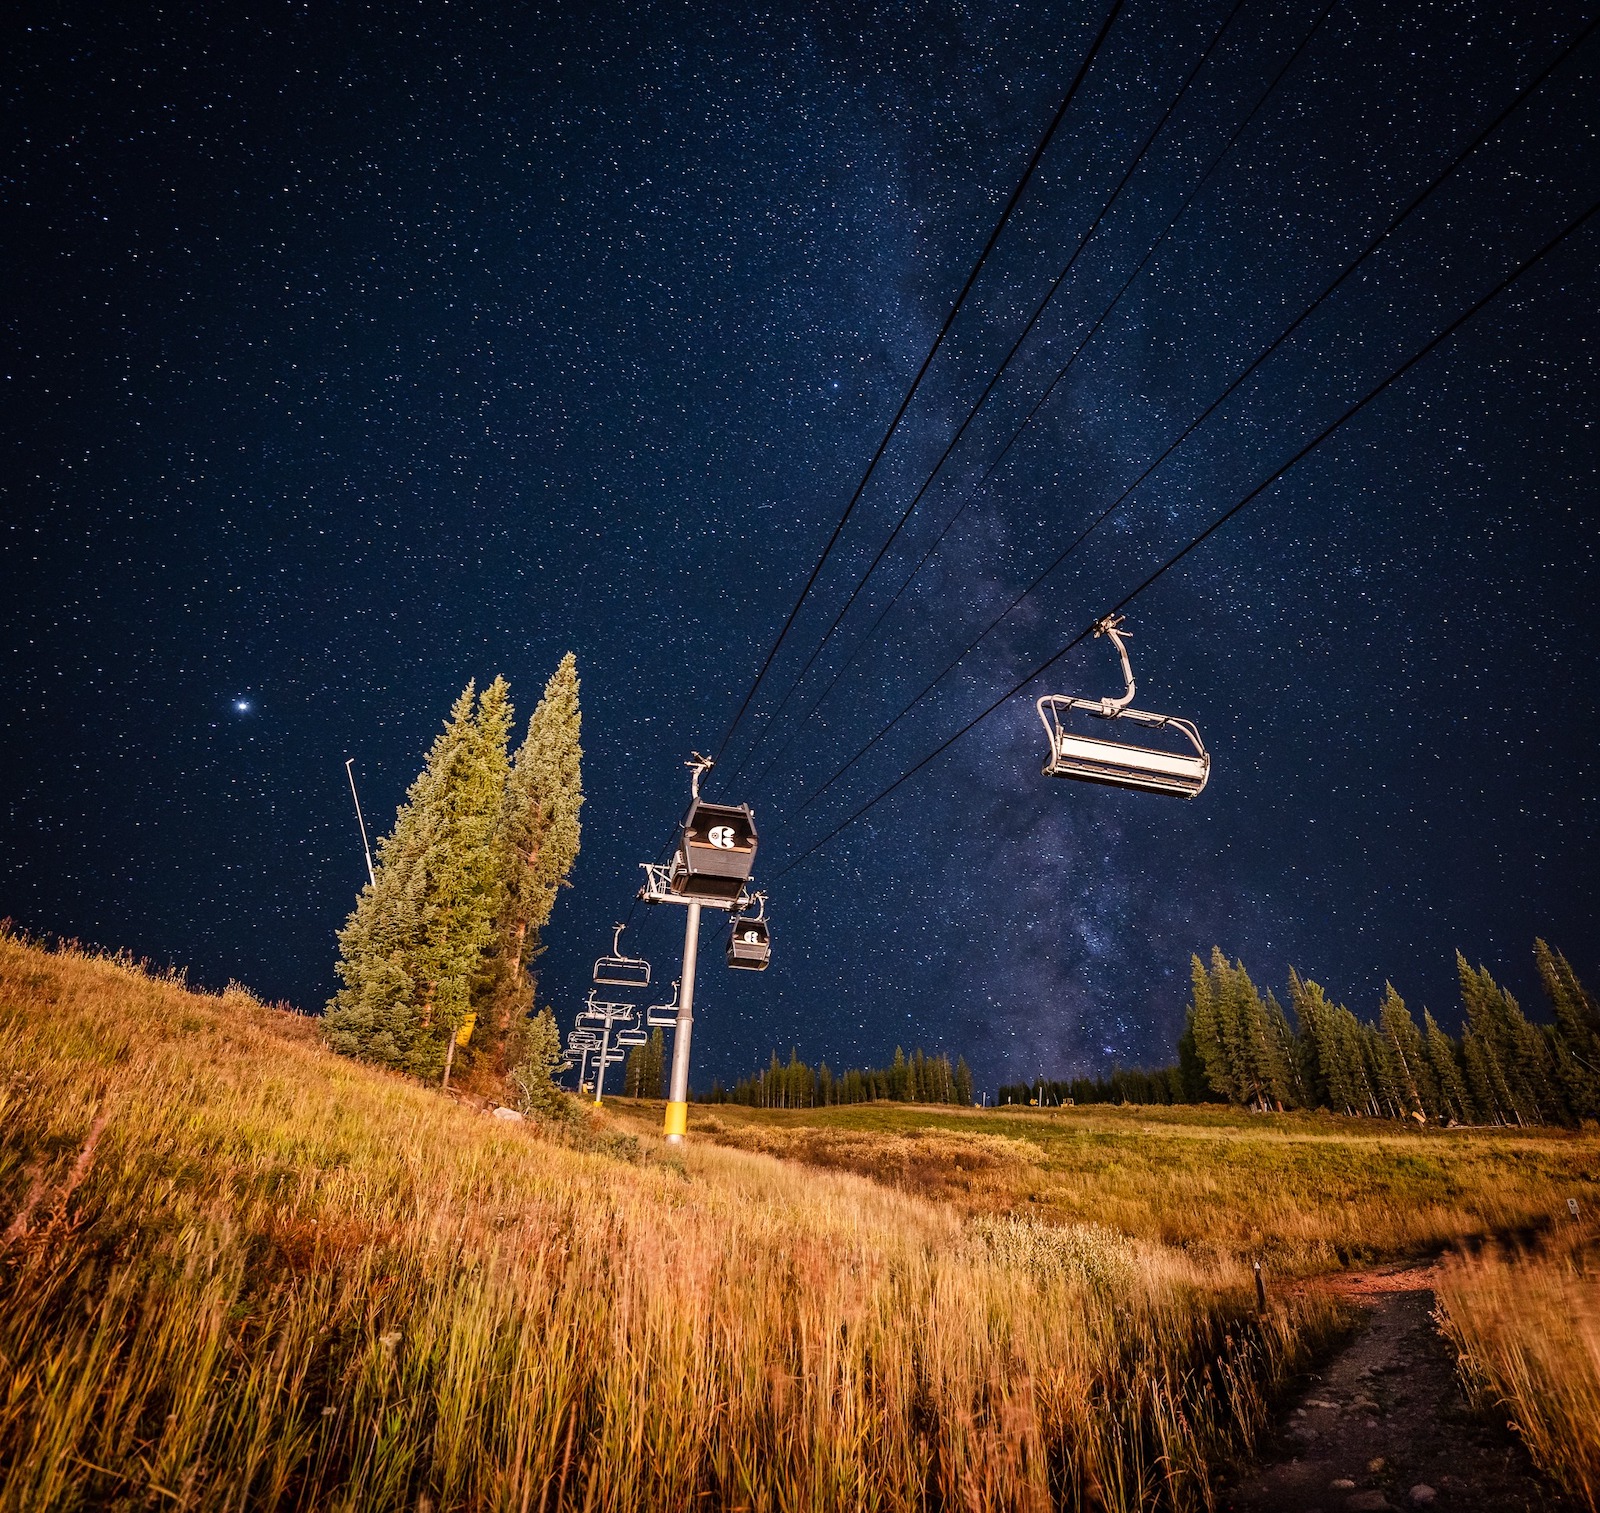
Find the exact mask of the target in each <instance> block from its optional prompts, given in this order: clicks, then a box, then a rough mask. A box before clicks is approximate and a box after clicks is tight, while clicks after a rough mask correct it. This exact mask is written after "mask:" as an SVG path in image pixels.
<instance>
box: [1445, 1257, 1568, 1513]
mask: <svg viewBox="0 0 1600 1513" xmlns="http://www.w3.org/2000/svg"><path fill="white" fill-rule="evenodd" d="M1438 1298H1439V1320H1440V1323H1441V1324H1442V1325H1443V1327H1444V1330H1445V1333H1446V1335H1447V1336H1448V1337H1449V1338H1450V1340H1451V1343H1452V1344H1453V1345H1454V1346H1455V1348H1456V1351H1457V1353H1458V1355H1459V1357H1460V1365H1461V1372H1462V1376H1463V1377H1464V1378H1465V1380H1466V1383H1467V1386H1468V1388H1469V1390H1470V1391H1472V1392H1473V1393H1474V1394H1475V1395H1476V1396H1477V1397H1479V1398H1480V1399H1482V1400H1484V1401H1486V1402H1488V1403H1492V1404H1495V1405H1497V1406H1498V1407H1500V1408H1502V1409H1504V1411H1505V1412H1506V1413H1507V1414H1508V1415H1509V1416H1510V1418H1511V1421H1512V1425H1513V1427H1514V1428H1515V1429H1516V1431H1517V1433H1518V1434H1520V1435H1521V1437H1522V1440H1523V1443H1524V1444H1526V1445H1527V1447H1528V1453H1529V1454H1530V1455H1531V1456H1532V1458H1533V1461H1534V1464H1535V1465H1537V1466H1538V1467H1539V1469H1540V1470H1542V1471H1544V1472H1545V1473H1546V1474H1547V1475H1548V1476H1550V1477H1551V1478H1552V1480H1554V1481H1555V1482H1556V1483H1557V1484H1558V1485H1559V1486H1561V1487H1562V1488H1563V1489H1564V1490H1565V1491H1567V1492H1568V1493H1569V1494H1570V1495H1571V1496H1572V1497H1573V1498H1574V1499H1575V1500H1577V1501H1578V1502H1579V1504H1580V1505H1581V1506H1584V1507H1587V1508H1591V1509H1600V1242H1597V1241H1596V1238H1595V1237H1594V1236H1592V1235H1591V1236H1586V1237H1582V1238H1579V1237H1568V1238H1566V1239H1565V1240H1561V1239H1555V1240H1552V1241H1551V1242H1548V1243H1547V1244H1546V1245H1544V1246H1543V1247H1541V1248H1540V1249H1539V1250H1537V1251H1534V1252H1527V1253H1521V1252H1517V1251H1512V1250H1506V1249H1501V1248H1494V1249H1486V1250H1484V1251H1482V1252H1481V1253H1480V1254H1478V1255H1476V1256H1462V1257H1456V1258H1453V1259H1452V1260H1450V1261H1449V1262H1448V1263H1446V1265H1445V1266H1444V1267H1443V1268H1442V1272H1441V1276H1440V1281H1439V1285H1438Z"/></svg>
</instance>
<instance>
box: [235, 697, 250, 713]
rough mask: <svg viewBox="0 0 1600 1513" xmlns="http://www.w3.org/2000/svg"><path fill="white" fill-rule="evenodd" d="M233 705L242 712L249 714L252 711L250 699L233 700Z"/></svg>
mask: <svg viewBox="0 0 1600 1513" xmlns="http://www.w3.org/2000/svg"><path fill="white" fill-rule="evenodd" d="M233 707H234V708H235V709H237V710H238V711H239V713H240V714H249V713H250V701H249V699H235V700H234V701H233Z"/></svg>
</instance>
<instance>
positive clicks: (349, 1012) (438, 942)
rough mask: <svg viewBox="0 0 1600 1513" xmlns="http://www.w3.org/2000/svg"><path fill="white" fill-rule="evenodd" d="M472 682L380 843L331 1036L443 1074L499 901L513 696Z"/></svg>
mask: <svg viewBox="0 0 1600 1513" xmlns="http://www.w3.org/2000/svg"><path fill="white" fill-rule="evenodd" d="M474 692H475V690H474V685H473V684H471V683H469V684H468V685H467V687H466V689H465V690H464V691H463V692H462V694H461V696H460V698H458V699H457V700H456V702H455V704H454V706H453V707H452V708H451V711H450V718H449V720H448V721H447V722H446V724H445V728H444V730H443V732H442V733H441V734H440V735H439V736H438V738H437V739H436V740H435V741H434V743H433V747H432V749H431V750H430V751H429V753H428V761H427V765H426V766H425V767H424V768H423V771H422V773H421V774H420V775H419V776H418V778H417V780H416V782H414V783H413V784H412V785H411V788H410V789H409V791H408V792H407V794H406V802H405V804H404V805H402V806H401V809H400V811H399V813H398V814H397V816H396V819H395V828H394V830H393V832H392V833H391V834H390V835H389V836H388V837H386V838H385V839H384V840H382V841H380V842H379V848H378V850H379V864H378V865H379V871H378V874H377V876H376V878H375V879H374V881H373V882H372V883H370V884H369V885H368V886H367V887H366V888H364V889H363V890H362V893H361V896H360V898H359V899H358V901H357V904H356V908H355V911H354V912H353V913H352V914H351V916H350V919H349V921H348V922H347V923H346V925H345V927H344V929H343V930H342V931H340V934H339V947H340V961H339V963H338V972H339V977H340V980H341V981H342V982H343V984H344V986H343V988H341V990H340V991H339V992H338V993H337V994H335V996H334V998H333V1000H332V1001H331V1003H330V1004H329V1007H328V1014H327V1018H326V1020H325V1024H324V1029H325V1033H326V1035H327V1038H328V1041H329V1043H330V1044H331V1045H332V1046H333V1047H334V1048H335V1049H336V1050H340V1051H344V1052H346V1053H347V1054H351V1055H356V1056H360V1057H362V1058H364V1059H366V1060H371V1061H377V1062H381V1063H383V1064H384V1065H388V1066H393V1067H398V1068H400V1069H402V1070H405V1071H409V1072H413V1073H416V1074H417V1075H420V1076H427V1077H435V1076H438V1075H439V1074H440V1072H441V1071H442V1070H443V1068H444V1066H445V1064H446V1056H447V1054H450V1055H453V1054H454V1047H455V1043H456V1037H457V1032H458V1031H459V1030H460V1029H461V1028H462V1026H463V1024H464V1022H465V1021H466V1020H467V1017H468V1015H469V1014H470V1012H471V993H472V985H473V981H474V978H475V976H476V975H477V972H478V968H479V965H480V961H481V958H482V956H483V953H484V950H485V948H486V947H487V946H488V944H489V942H490V940H491V938H492V935H493V927H494V918H495V914H496V911H497V909H498V905H499V880H498V876H497V873H496V870H495V867H494V865H493V863H494V835H495V829H496V823H497V820H498V813H499V803H500V792H501V789H502V787H503V785H504V762H505V730H506V728H507V725H508V723H509V720H510V703H509V699H508V697H507V689H506V685H505V683H504V681H503V680H502V679H498V678H497V679H496V680H495V681H494V683H493V684H491V685H490V687H489V688H487V689H485V690H484V694H483V697H482V699H481V700H477V701H475V700H474Z"/></svg>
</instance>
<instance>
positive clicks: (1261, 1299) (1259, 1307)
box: [1256, 1261, 1267, 1313]
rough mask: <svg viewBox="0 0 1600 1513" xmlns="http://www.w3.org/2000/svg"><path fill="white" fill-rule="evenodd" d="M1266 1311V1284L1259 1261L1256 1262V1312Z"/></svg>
mask: <svg viewBox="0 0 1600 1513" xmlns="http://www.w3.org/2000/svg"><path fill="white" fill-rule="evenodd" d="M1266 1311H1267V1284H1266V1282H1265V1281H1264V1280H1263V1278H1262V1276H1261V1263H1260V1262H1259V1261H1257V1262H1256V1312H1257V1313H1265V1312H1266Z"/></svg>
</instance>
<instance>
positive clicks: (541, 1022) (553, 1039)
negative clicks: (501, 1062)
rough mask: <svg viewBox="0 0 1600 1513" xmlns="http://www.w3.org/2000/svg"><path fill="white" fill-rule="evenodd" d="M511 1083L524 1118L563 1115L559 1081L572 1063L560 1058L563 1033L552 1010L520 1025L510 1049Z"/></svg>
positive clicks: (524, 1020)
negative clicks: (538, 1115) (537, 1115)
mask: <svg viewBox="0 0 1600 1513" xmlns="http://www.w3.org/2000/svg"><path fill="white" fill-rule="evenodd" d="M511 1052H512V1067H511V1081H512V1083H513V1084H514V1085H515V1087H516V1089H517V1092H518V1094H519V1098H518V1102H519V1104H520V1105H521V1108H522V1112H523V1113H525V1114H553V1113H557V1112H559V1111H560V1109H561V1107H562V1104H563V1102H564V1095H563V1093H562V1092H561V1090H560V1089H559V1088H558V1087H557V1086H556V1078H557V1077H558V1076H560V1075H561V1073H562V1072H564V1071H566V1070H568V1069H569V1068H570V1067H571V1065H572V1063H571V1062H570V1061H568V1060H567V1059H566V1058H565V1057H564V1056H563V1055H562V1054H561V1031H560V1030H559V1029H557V1028H556V1016H555V1014H554V1012H553V1011H551V1010H550V1009H541V1010H540V1011H539V1012H538V1014H536V1015H534V1016H533V1017H532V1018H525V1019H523V1020H522V1021H521V1024H520V1025H519V1027H518V1029H517V1031H516V1033H515V1037H514V1039H513V1042H512V1046H511Z"/></svg>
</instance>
